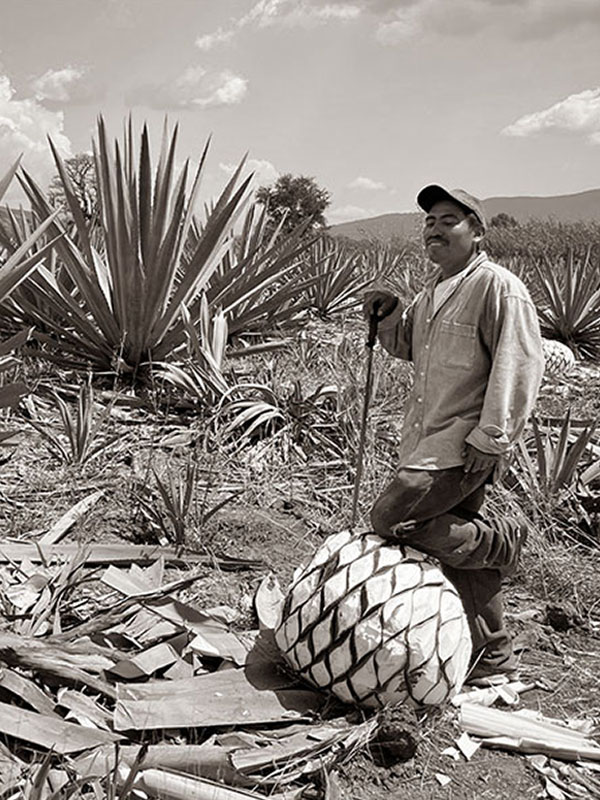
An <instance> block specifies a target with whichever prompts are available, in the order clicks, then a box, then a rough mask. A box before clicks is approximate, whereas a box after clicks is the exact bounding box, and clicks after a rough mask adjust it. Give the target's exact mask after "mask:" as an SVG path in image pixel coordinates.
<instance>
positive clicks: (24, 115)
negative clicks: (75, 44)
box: [0, 75, 73, 201]
mask: <svg viewBox="0 0 600 800" xmlns="http://www.w3.org/2000/svg"><path fill="white" fill-rule="evenodd" d="M47 136H50V137H51V138H52V141H53V142H54V144H55V145H56V148H57V149H58V152H59V153H60V154H61V155H62V156H63V157H65V158H69V157H70V156H72V155H73V152H72V148H71V142H70V140H69V138H68V137H67V136H66V135H65V133H64V116H63V113H62V111H51V110H50V109H47V108H44V106H42V105H41V104H40V103H39V102H38V101H37V100H36V99H35V98H27V99H24V100H17V99H15V90H14V89H13V87H12V85H11V82H10V78H9V77H8V76H6V75H0V163H2V164H4V165H5V168H6V167H8V165H9V164H11V163H12V162H13V161H15V160H16V158H17V157H18V156H19V155H20V154H21V153H22V154H23V161H22V163H23V166H24V167H25V168H26V169H27V171H28V172H30V173H31V174H32V175H33V176H34V177H35V179H36V180H37V181H38V182H39V183H40V184H41V185H42V186H45V185H46V184H47V183H48V182H49V181H50V179H51V177H52V176H53V175H54V172H55V169H54V161H53V159H52V155H51V153H50V148H49V147H48V141H47V139H46V137H47ZM14 193H15V189H14V188H13V187H11V195H9V196H8V199H9V201H10V200H11V197H12V196H13V194H14Z"/></svg>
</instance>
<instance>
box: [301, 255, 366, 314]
mask: <svg viewBox="0 0 600 800" xmlns="http://www.w3.org/2000/svg"><path fill="white" fill-rule="evenodd" d="M303 273H304V275H306V276H307V277H308V278H314V279H315V280H314V283H313V285H312V286H309V287H308V288H307V289H306V293H307V296H308V301H309V303H310V306H311V308H314V309H315V310H316V311H317V312H318V313H319V314H320V316H322V317H329V316H331V315H332V314H335V313H339V312H341V311H347V310H348V309H351V308H355V307H356V306H357V305H359V303H360V302H361V301H362V297H361V292H362V291H363V289H365V287H366V286H368V285H369V284H370V283H371V279H370V278H367V279H365V275H364V258H363V256H362V254H361V253H360V252H356V251H355V252H350V251H348V249H347V248H345V247H343V246H342V245H340V244H338V243H337V242H335V241H331V240H326V239H320V240H319V241H317V242H316V243H315V244H314V245H313V246H312V248H311V250H310V251H309V252H308V254H307V258H306V264H305V266H304V267H303Z"/></svg>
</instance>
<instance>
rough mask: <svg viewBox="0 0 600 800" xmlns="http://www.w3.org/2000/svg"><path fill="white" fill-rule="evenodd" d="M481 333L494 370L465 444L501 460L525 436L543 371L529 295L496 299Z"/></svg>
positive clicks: (489, 309) (533, 310) (535, 315)
mask: <svg viewBox="0 0 600 800" xmlns="http://www.w3.org/2000/svg"><path fill="white" fill-rule="evenodd" d="M481 333H482V335H483V338H484V341H485V343H486V346H487V348H488V350H489V352H490V358H491V368H490V374H489V380H488V384H487V388H486V391H485V395H484V401H483V407H482V410H481V414H480V418H479V422H478V424H477V426H476V427H475V428H474V429H473V430H472V431H471V432H470V434H469V435H468V436H467V439H466V441H467V443H468V444H471V445H473V447H476V448H477V449H478V450H481V451H483V452H484V453H490V454H494V455H503V454H505V453H507V452H508V451H509V450H510V449H511V448H512V447H513V445H514V444H515V443H516V442H517V440H518V439H519V437H520V436H521V433H522V432H523V428H524V427H525V423H526V422H527V419H528V417H529V415H530V413H531V411H532V409H533V407H534V404H535V401H536V397H537V393H538V390H539V386H540V383H541V380H542V375H543V371H544V356H543V351H542V340H541V335H540V328H539V322H538V317H537V313H536V310H535V306H534V305H533V303H532V301H531V300H530V299H529V298H528V297H527V296H522V295H519V294H507V295H502V294H501V293H500V294H497V295H496V296H495V297H492V298H491V301H490V303H489V305H488V309H487V313H486V317H485V320H484V322H483V326H482V331H481Z"/></svg>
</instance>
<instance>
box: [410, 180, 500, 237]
mask: <svg viewBox="0 0 600 800" xmlns="http://www.w3.org/2000/svg"><path fill="white" fill-rule="evenodd" d="M439 200H452V201H453V202H455V203H458V205H459V206H462V207H463V208H465V209H466V210H467V211H470V212H471V213H472V214H475V216H476V217H477V219H478V220H479V222H481V224H482V225H483V227H484V228H485V227H486V221H485V214H484V211H483V203H482V202H481V200H478V199H477V197H473V195H472V194H469V192H465V190H464V189H444V187H443V186H438V185H437V184H436V183H431V184H430V185H429V186H425V187H424V188H423V189H421V191H420V192H419V194H418V195H417V203H418V204H419V205H420V206H421V208H422V209H423V211H429V210H430V209H431V207H432V206H434V205H435V204H436V203H437V202H438V201H439Z"/></svg>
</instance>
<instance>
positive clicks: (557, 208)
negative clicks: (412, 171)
mask: <svg viewBox="0 0 600 800" xmlns="http://www.w3.org/2000/svg"><path fill="white" fill-rule="evenodd" d="M483 207H484V210H485V214H486V217H487V219H488V221H489V220H490V219H492V217H495V216H496V215H497V214H501V213H505V214H508V215H509V216H511V217H514V218H515V219H516V220H517V222H519V223H524V222H528V221H530V220H533V219H539V220H554V221H556V222H600V189H586V190H585V191H583V192H576V193H575V194H561V195H549V196H536V195H523V196H514V197H510V196H506V197H489V198H487V199H486V200H483ZM421 218H422V212H420V211H405V212H397V213H395V212H390V213H387V214H379V215H377V216H375V217H367V218H366V219H358V220H350V221H348V222H340V223H338V224H336V225H331V226H330V228H329V231H328V232H329V233H330V234H331V235H332V236H340V237H344V238H347V239H354V240H357V241H360V240H364V239H378V240H386V239H391V238H392V237H393V236H409V235H411V234H414V233H418V232H419V230H420V223H421Z"/></svg>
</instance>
